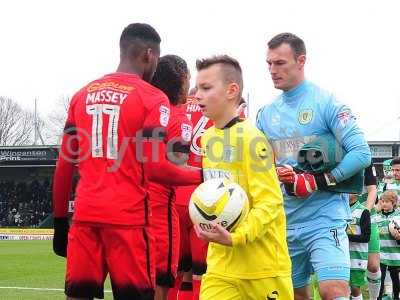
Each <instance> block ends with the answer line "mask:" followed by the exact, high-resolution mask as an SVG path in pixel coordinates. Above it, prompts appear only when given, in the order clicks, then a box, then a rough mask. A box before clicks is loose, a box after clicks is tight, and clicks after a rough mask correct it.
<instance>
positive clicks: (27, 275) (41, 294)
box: [0, 241, 112, 300]
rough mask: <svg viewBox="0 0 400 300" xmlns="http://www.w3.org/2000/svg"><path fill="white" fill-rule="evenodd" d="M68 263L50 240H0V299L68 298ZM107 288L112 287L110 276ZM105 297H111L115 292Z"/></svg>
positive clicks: (108, 293) (54, 299)
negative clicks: (58, 253) (65, 279)
mask: <svg viewBox="0 0 400 300" xmlns="http://www.w3.org/2000/svg"><path fill="white" fill-rule="evenodd" d="M65 264H66V261H65V259H64V258H62V257H58V256H56V255H55V254H54V253H53V250H52V242H51V241H0V299H7V300H25V299H26V300H36V299H37V300H39V299H40V300H47V299H48V300H50V299H51V300H58V299H65V295H64V290H63V289H64V274H65ZM18 288H29V289H18ZM52 289H59V290H55V291H54V290H52ZM105 290H108V291H109V290H111V288H110V283H109V280H108V279H107V282H106V284H105ZM104 299H112V293H110V292H106V293H105V294H104Z"/></svg>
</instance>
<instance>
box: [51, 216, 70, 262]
mask: <svg viewBox="0 0 400 300" xmlns="http://www.w3.org/2000/svg"><path fill="white" fill-rule="evenodd" d="M68 231H69V222H68V218H54V237H53V250H54V253H55V254H57V255H59V256H63V257H67V244H68Z"/></svg>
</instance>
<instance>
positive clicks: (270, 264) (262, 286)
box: [195, 55, 294, 300]
mask: <svg viewBox="0 0 400 300" xmlns="http://www.w3.org/2000/svg"><path fill="white" fill-rule="evenodd" d="M196 66H197V70H198V76H197V82H196V86H197V93H196V95H195V97H196V98H197V99H198V101H199V102H198V103H199V105H200V107H201V109H202V112H203V114H204V115H205V116H207V117H209V118H210V119H211V120H213V121H214V126H213V127H211V128H209V129H207V131H206V132H205V133H204V135H203V136H202V138H201V146H202V149H203V155H204V156H203V162H202V167H203V173H204V179H205V180H208V179H211V178H215V177H226V178H229V179H231V180H233V181H235V182H237V183H238V184H240V185H241V187H242V188H243V189H244V190H245V191H246V192H247V195H248V197H249V202H250V211H249V214H248V217H247V219H246V220H244V222H243V223H242V224H240V225H239V226H238V227H237V228H236V230H235V231H234V232H232V233H230V232H228V231H227V230H226V229H225V228H223V227H222V226H220V225H218V224H215V228H214V230H213V231H212V232H207V231H203V230H202V229H201V228H199V227H198V226H196V232H197V234H198V236H199V237H200V238H201V239H204V240H206V241H208V242H210V245H209V249H208V256H207V273H206V274H205V275H204V276H203V279H202V283H201V292H200V300H214V299H246V300H247V299H249V300H251V299H254V300H266V299H285V300H291V299H293V298H294V297H293V287H292V280H291V263H290V258H289V254H288V249H287V244H286V219H285V213H284V209H283V198H282V193H281V190H280V187H279V181H278V178H277V175H276V172H275V166H274V163H273V154H272V149H271V147H270V145H269V144H268V142H267V140H266V138H265V136H264V135H263V133H261V132H260V131H259V130H258V129H257V128H256V127H255V126H253V125H251V124H250V122H249V121H247V120H244V121H243V120H241V119H240V118H239V116H238V113H237V106H238V103H239V101H240V99H241V94H242V90H243V79H242V71H241V68H240V65H239V63H238V62H237V61H236V60H235V59H233V58H231V57H229V56H227V55H221V56H215V57H211V58H208V59H203V60H199V61H197V65H196Z"/></svg>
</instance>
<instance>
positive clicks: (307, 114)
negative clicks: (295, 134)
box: [298, 108, 314, 125]
mask: <svg viewBox="0 0 400 300" xmlns="http://www.w3.org/2000/svg"><path fill="white" fill-rule="evenodd" d="M313 115H314V112H313V110H312V109H310V108H307V109H302V110H301V111H300V112H299V118H298V120H299V123H300V124H302V125H306V124H308V123H310V122H311V120H312V119H313Z"/></svg>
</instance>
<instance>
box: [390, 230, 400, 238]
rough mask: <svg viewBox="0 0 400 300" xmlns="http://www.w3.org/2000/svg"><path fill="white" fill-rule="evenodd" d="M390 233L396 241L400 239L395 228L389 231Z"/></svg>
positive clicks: (399, 234)
mask: <svg viewBox="0 0 400 300" xmlns="http://www.w3.org/2000/svg"><path fill="white" fill-rule="evenodd" d="M391 234H392V236H393V238H394V239H395V240H396V241H400V232H399V230H398V229H397V230H393V232H391Z"/></svg>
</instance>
